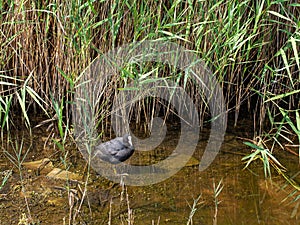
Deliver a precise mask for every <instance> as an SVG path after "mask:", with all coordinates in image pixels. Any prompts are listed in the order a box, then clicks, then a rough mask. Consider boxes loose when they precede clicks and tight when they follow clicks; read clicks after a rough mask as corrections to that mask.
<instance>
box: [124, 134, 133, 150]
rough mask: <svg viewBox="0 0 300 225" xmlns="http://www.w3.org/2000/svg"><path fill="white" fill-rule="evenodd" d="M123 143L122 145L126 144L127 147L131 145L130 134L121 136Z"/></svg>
mask: <svg viewBox="0 0 300 225" xmlns="http://www.w3.org/2000/svg"><path fill="white" fill-rule="evenodd" d="M123 143H124V145H125V146H127V147H131V146H133V145H132V141H131V136H130V134H125V135H124V136H123Z"/></svg>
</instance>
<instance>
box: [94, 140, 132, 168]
mask: <svg viewBox="0 0 300 225" xmlns="http://www.w3.org/2000/svg"><path fill="white" fill-rule="evenodd" d="M133 152H134V147H133V145H132V142H131V136H130V135H129V134H125V135H124V136H123V137H117V138H115V139H113V140H110V141H108V142H105V143H102V144H100V145H97V146H96V147H95V157H99V158H100V159H102V160H104V161H106V162H109V163H112V164H118V163H121V162H123V161H125V160H127V159H128V158H129V157H130V156H132V154H133Z"/></svg>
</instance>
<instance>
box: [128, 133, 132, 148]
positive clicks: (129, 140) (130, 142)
mask: <svg viewBox="0 0 300 225" xmlns="http://www.w3.org/2000/svg"><path fill="white" fill-rule="evenodd" d="M128 143H129V145H130V146H132V141H131V136H130V135H129V136H128Z"/></svg>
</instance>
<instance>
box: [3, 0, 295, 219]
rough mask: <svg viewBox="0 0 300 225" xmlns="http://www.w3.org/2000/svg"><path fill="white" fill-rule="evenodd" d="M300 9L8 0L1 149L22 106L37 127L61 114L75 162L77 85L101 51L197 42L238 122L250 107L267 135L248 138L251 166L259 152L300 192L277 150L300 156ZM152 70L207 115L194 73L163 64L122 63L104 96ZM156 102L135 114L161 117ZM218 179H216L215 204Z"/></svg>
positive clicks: (275, 2) (291, 5)
mask: <svg viewBox="0 0 300 225" xmlns="http://www.w3.org/2000/svg"><path fill="white" fill-rule="evenodd" d="M299 18H300V4H299V3H298V1H287V0H268V1H265V0H258V1H251V0H244V1H237V0H234V1H224V0H214V1H201V0H199V1H189V0H188V1H155V0H150V1H145V0H130V1H129V0H124V1H120V0H114V1H104V0H100V1H95V0H87V1H81V0H80V1H71V2H69V3H67V2H61V1H56V2H55V3H52V2H51V1H48V0H47V1H23V0H20V1H3V0H0V125H1V142H2V148H3V143H4V142H6V141H7V140H5V137H6V136H5V135H4V134H9V133H10V130H11V129H12V127H13V126H14V117H15V115H16V114H17V113H16V112H21V113H22V120H23V123H24V124H25V125H26V127H27V128H28V130H29V131H30V132H31V129H32V128H33V125H32V115H35V114H37V113H41V114H43V115H45V116H47V117H49V118H51V119H53V121H55V122H57V126H58V135H59V137H60V139H61V140H60V141H56V145H57V146H58V147H59V149H60V150H61V152H62V159H61V160H62V162H63V163H64V165H65V167H66V168H67V164H66V160H67V157H68V152H67V151H66V150H65V148H64V145H65V143H66V140H67V137H68V135H70V134H71V129H70V127H72V125H71V124H70V118H71V116H72V115H71V107H72V102H73V97H74V95H73V93H74V90H76V87H78V85H80V84H79V83H78V81H79V76H80V74H81V73H82V71H84V69H85V68H86V67H87V66H88V65H90V63H91V62H92V61H93V60H94V59H95V58H96V57H97V56H98V55H101V54H103V53H106V52H107V51H109V50H112V49H114V48H116V47H118V46H121V45H122V44H126V43H131V42H136V41H143V40H168V41H172V42H174V43H177V44H179V45H181V46H184V47H185V48H187V49H190V50H191V51H193V52H194V53H196V54H197V55H198V56H199V57H200V58H202V59H203V60H204V61H205V63H206V64H207V66H208V67H209V68H211V70H212V71H213V74H214V76H215V77H216V79H217V80H218V82H219V84H220V86H221V87H222V88H223V93H224V97H225V100H226V107H227V109H228V112H229V115H232V117H233V121H234V122H233V123H234V124H235V125H237V124H238V123H239V122H240V120H241V115H243V113H244V114H245V113H247V115H250V119H252V120H253V127H254V131H253V139H254V140H257V138H258V139H259V141H258V142H255V141H253V142H246V143H245V144H246V145H247V146H249V147H251V148H252V149H254V152H253V153H252V154H250V155H248V156H246V157H244V158H243V159H244V160H247V164H246V166H249V165H250V163H251V162H252V161H253V160H255V159H257V158H259V159H261V160H262V161H263V164H262V166H263V170H264V173H265V176H266V177H270V176H271V169H270V165H272V166H273V167H274V168H275V170H276V171H277V172H278V173H279V174H282V176H283V177H284V178H285V179H287V180H288V181H289V183H290V184H292V186H293V187H295V189H296V190H298V191H299V190H300V188H299V186H298V185H297V184H296V183H295V181H293V180H292V178H290V177H287V175H286V174H285V173H284V165H281V164H280V162H279V161H280V159H276V158H275V157H274V156H273V152H274V150H275V148H277V149H278V148H280V149H283V150H288V151H289V152H292V153H293V154H295V155H297V156H298V158H299V161H300V144H299V143H300V116H299V113H300V101H299V99H300V72H299V70H300V60H299V58H300V56H299V52H300V20H299ZM149 74H155V75H156V77H164V78H165V79H173V80H175V81H176V82H177V83H178V84H179V85H181V86H184V88H185V89H186V91H187V93H189V94H190V95H191V96H192V97H194V96H195V97H194V99H195V102H196V103H197V104H198V107H199V109H201V110H202V111H201V112H200V115H201V116H200V118H201V121H200V124H203V123H204V122H207V121H206V120H207V118H208V116H207V115H209V109H208V108H207V107H206V104H205V99H204V101H203V97H202V95H201V94H199V93H195V90H196V87H195V86H194V83H193V81H192V80H191V79H189V78H190V77H189V75H188V74H184V71H176V70H174V69H173V68H169V67H167V66H166V65H161V64H159V63H145V64H132V65H127V66H126V68H121V69H120V73H119V74H115V75H114V76H113V78H112V81H111V82H108V83H107V84H106V86H105V92H106V94H105V96H110V98H111V99H110V100H113V98H114V95H115V94H116V93H117V91H120V90H121V89H120V87H123V86H122V85H123V84H124V83H126V81H127V80H128V79H137V80H138V79H140V80H143V81H144V82H147V79H148V75H149ZM199 99H200V100H199ZM106 100H107V99H106ZM146 101H149V102H147V104H146ZM149 103H150V104H149ZM158 104H159V102H158V100H157V102H156V100H155V99H154V100H153V99H152V100H151V99H150V100H149V99H146V100H144V101H141V104H139V108H138V110H137V111H136V112H135V113H133V116H135V117H136V118H135V119H136V121H140V120H141V117H142V116H145V117H146V120H147V117H149V118H151V117H153V114H151V113H152V112H153V110H157V111H159V110H160V108H159V107H158V106H157V105H158ZM101 107H102V108H101V110H102V111H101V112H105V113H103V114H101V116H102V117H101V120H100V122H99V123H100V124H99V127H101V129H102V130H109V129H110V127H109V123H108V122H107V121H108V119H107V116H109V113H108V112H109V111H110V108H111V103H108V102H103V103H101ZM166 111H168V110H166ZM103 115H105V116H103ZM70 136H71V135H70ZM8 137H9V135H8ZM7 142H9V141H7ZM18 149H20V151H18ZM21 149H22V144H21V146H16V148H14V153H15V155H11V154H10V153H8V158H9V159H10V160H11V162H12V163H13V164H14V165H15V166H16V167H17V168H18V169H19V170H20V168H21V167H20V166H21V164H22V162H23V161H24V159H25V157H26V154H25V155H21ZM20 175H21V172H20ZM220 185H221V183H219V185H218V186H217V188H215V190H216V202H215V203H216V209H217V206H218V203H219V201H218V200H217V196H218V194H219V192H220V191H221V190H222V188H221V186H220ZM217 190H219V192H218V191H217ZM197 201H198V199H197ZM197 201H195V204H196V203H197ZM193 209H194V206H193ZM190 217H192V214H191V216H190ZM188 224H189V222H188Z"/></svg>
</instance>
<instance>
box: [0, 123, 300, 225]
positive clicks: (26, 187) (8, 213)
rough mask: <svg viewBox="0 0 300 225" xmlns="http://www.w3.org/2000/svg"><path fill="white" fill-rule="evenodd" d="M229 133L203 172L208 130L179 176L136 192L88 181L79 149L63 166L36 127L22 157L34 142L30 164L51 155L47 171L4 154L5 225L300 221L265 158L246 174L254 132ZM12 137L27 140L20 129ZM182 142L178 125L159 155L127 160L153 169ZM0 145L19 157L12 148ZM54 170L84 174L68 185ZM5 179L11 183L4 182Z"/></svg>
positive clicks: (0, 211) (0, 162) (292, 165)
mask: <svg viewBox="0 0 300 225" xmlns="http://www.w3.org/2000/svg"><path fill="white" fill-rule="evenodd" d="M229 130H230V131H229V132H228V133H227V134H226V136H225V140H224V143H223V145H222V147H221V151H220V152H219V154H218V155H217V157H216V158H215V160H214V161H213V163H212V164H211V165H210V166H209V167H208V168H207V169H206V170H205V171H202V172H200V171H199V169H198V163H199V161H200V160H201V156H202V154H203V151H204V148H205V146H206V143H207V138H208V135H209V130H208V129H204V130H203V131H202V132H201V134H200V141H199V143H198V146H197V149H196V151H195V152H194V155H193V157H192V159H191V160H190V161H189V162H188V164H187V165H186V166H185V167H184V168H182V169H181V170H180V171H179V172H178V173H176V174H175V175H173V176H171V177H169V178H168V179H166V180H164V181H162V182H160V183H157V184H152V185H148V186H140V187H134V186H128V185H125V186H124V185H123V186H122V185H120V184H117V183H114V182H112V181H109V180H108V179H106V178H104V177H101V176H99V175H97V174H96V173H95V172H94V171H93V170H92V169H91V171H90V173H89V177H87V174H88V172H87V171H88V166H87V164H86V162H85V161H84V160H83V159H82V156H81V154H80V153H79V152H78V150H77V149H76V147H75V145H74V144H69V145H67V146H66V149H67V150H68V155H67V157H66V159H67V160H66V161H65V164H64V163H63V162H64V161H63V160H62V159H61V157H62V156H63V155H64V154H63V153H62V151H61V150H59V149H58V148H57V147H55V145H54V144H53V142H51V141H50V139H49V138H48V135H49V133H47V132H46V131H45V129H44V128H39V129H36V130H34V132H33V133H34V134H33V138H30V137H29V136H27V135H24V140H25V141H24V148H23V152H22V156H24V154H25V152H26V149H27V148H28V146H29V142H30V139H31V142H32V146H31V148H30V149H29V151H28V154H27V155H26V158H25V160H24V161H25V162H35V161H38V160H41V159H45V158H47V159H49V161H47V166H45V165H42V166H41V165H40V164H38V166H35V165H34V163H33V164H30V163H29V165H28V164H26V163H25V165H24V166H23V167H22V169H21V170H18V169H17V167H16V166H14V165H13V164H12V163H11V161H10V160H8V155H7V154H5V153H4V152H3V151H2V152H1V154H0V171H1V176H0V185H1V183H2V185H1V190H0V224H1V225H2V224H26V223H27V224H69V221H73V219H72V218H76V219H74V221H75V222H74V221H73V222H71V223H70V224H76V223H77V224H149V225H150V224H151V225H152V224H188V221H189V224H205V225H206V224H219V225H223V224H224V225H227V224H233V225H235V224H236V225H241V224H270V225H275V224H280V225H281V224H299V216H300V213H299V209H298V206H299V201H298V202H297V201H296V202H293V198H294V197H295V195H294V196H289V194H291V193H292V191H293V189H292V188H291V187H290V186H289V185H284V184H285V182H284V179H282V177H281V176H279V175H277V174H276V172H275V171H273V177H272V181H270V180H265V179H264V175H263V169H262V165H261V162H259V161H257V162H254V163H253V164H251V166H250V167H249V168H248V169H244V170H243V167H244V166H245V164H244V163H243V162H242V161H241V158H242V157H243V156H244V155H246V154H249V153H250V152H251V149H249V148H248V147H246V146H245V145H244V144H243V141H242V140H241V139H240V138H239V137H250V138H251V133H250V132H249V133H248V130H250V129H248V130H247V129H246V128H244V126H243V128H242V127H237V128H235V129H233V128H229ZM14 134H15V135H16V134H18V136H19V137H22V135H23V134H22V132H20V131H19V132H14ZM136 134H137V135H138V134H139V133H138V131H136ZM140 135H142V134H140ZM177 137H178V132H177V130H176V128H174V130H170V131H168V132H167V136H166V138H165V140H164V141H163V143H162V144H161V145H159V146H158V147H157V148H155V150H153V151H150V152H142V153H141V152H139V151H136V152H135V153H134V155H133V157H132V158H131V159H130V160H129V161H128V163H130V164H133V165H137V164H139V165H142V164H151V163H154V162H158V161H160V160H162V159H164V158H166V157H167V156H168V155H170V154H171V153H172V151H173V150H174V148H175V147H176V143H177V140H176V138H177ZM187 138H189V137H187ZM4 140H6V139H5V138H4ZM14 143H15V142H13V144H14ZM1 146H2V149H3V150H4V151H7V152H9V153H10V154H12V155H13V154H14V149H13V148H12V147H9V146H7V144H6V143H2V144H1ZM278 154H279V155H277V156H278V158H279V159H280V160H281V159H282V160H283V161H284V162H285V163H287V162H289V163H288V165H287V166H288V170H289V171H290V175H292V174H296V173H297V171H299V168H298V164H297V157H295V156H290V155H289V154H288V153H287V152H279V153H278ZM54 167H55V168H61V169H62V170H65V169H66V168H67V170H68V171H70V173H72V175H78V176H77V178H76V176H75V178H71V179H69V181H67V180H65V179H61V178H60V177H51V176H49V175H48V173H49V171H51V170H52V168H54ZM10 171H12V172H11V173H10ZM20 171H21V175H22V182H21V181H20ZM9 173H10V174H9ZM5 177H6V178H7V181H6V182H3V180H4V178H5ZM70 177H71V174H70ZM70 177H69V178H70ZM125 179H126V177H125ZM145 179H146V178H145ZM70 180H71V181H70ZM80 180H81V181H82V182H79V181H80ZM85 180H87V182H86V183H85V182H84V181H85ZM220 182H221V183H220ZM22 184H23V185H22ZM218 184H220V186H219V187H223V189H221V191H220V193H218V195H217V194H215V193H214V186H215V189H217V186H218ZM85 185H86V187H87V189H85ZM85 190H86V192H85ZM219 190H220V189H219ZM216 195H217V196H216ZM82 196H85V198H84V200H83V201H81V199H82ZM193 204H195V205H194V207H193ZM78 209H79V210H78ZM77 210H78V211H77ZM29 218H31V219H32V220H30V219H29ZM189 218H190V219H189Z"/></svg>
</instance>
